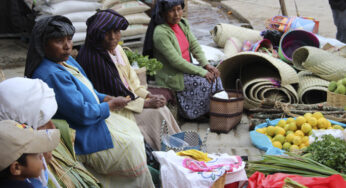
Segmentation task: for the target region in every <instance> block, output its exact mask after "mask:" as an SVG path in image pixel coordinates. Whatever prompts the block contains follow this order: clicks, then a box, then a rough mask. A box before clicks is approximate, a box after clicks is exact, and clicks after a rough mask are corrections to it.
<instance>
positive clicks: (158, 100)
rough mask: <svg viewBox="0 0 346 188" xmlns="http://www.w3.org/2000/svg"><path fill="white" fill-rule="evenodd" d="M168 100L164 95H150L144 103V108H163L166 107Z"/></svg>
mask: <svg viewBox="0 0 346 188" xmlns="http://www.w3.org/2000/svg"><path fill="white" fill-rule="evenodd" d="M166 102H167V101H166V98H165V97H164V96H163V95H152V94H150V93H149V94H148V95H147V98H146V100H145V102H144V108H161V107H163V106H165V105H166Z"/></svg>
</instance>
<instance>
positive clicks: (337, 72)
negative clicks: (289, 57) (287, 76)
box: [293, 46, 346, 81]
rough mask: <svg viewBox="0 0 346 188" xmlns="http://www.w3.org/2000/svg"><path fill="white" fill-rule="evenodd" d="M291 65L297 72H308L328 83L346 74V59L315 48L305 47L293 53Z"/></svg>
mask: <svg viewBox="0 0 346 188" xmlns="http://www.w3.org/2000/svg"><path fill="white" fill-rule="evenodd" d="M293 65H294V67H296V68H297V69H299V70H304V69H306V70H309V71H310V72H312V73H314V74H315V75H317V76H319V77H321V78H323V79H325V80H328V81H332V80H335V81H337V80H339V79H341V78H344V75H345V74H346V58H343V57H340V56H337V55H333V54H331V53H329V52H326V51H324V50H322V49H319V48H315V47H309V46H306V47H301V48H298V49H297V50H296V51H294V53H293Z"/></svg>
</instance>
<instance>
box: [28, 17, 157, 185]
mask: <svg viewBox="0 0 346 188" xmlns="http://www.w3.org/2000/svg"><path fill="white" fill-rule="evenodd" d="M74 31H75V30H74V27H73V25H72V23H71V21H70V20H69V19H68V18H66V17H63V16H49V17H45V18H42V19H41V20H39V21H38V22H37V23H36V24H35V26H34V29H33V31H32V37H31V41H30V45H29V51H28V55H27V59H26V65H25V76H26V77H29V78H39V79H42V80H43V81H44V82H46V83H47V84H48V86H49V87H51V88H53V89H54V92H55V96H56V101H57V104H58V111H57V113H56V115H55V116H54V117H55V118H58V119H64V120H66V121H67V122H68V124H69V125H70V127H71V128H73V129H75V130H76V138H75V152H76V154H77V158H78V160H80V161H81V162H82V163H84V164H85V165H86V166H89V167H92V168H93V169H94V170H95V171H96V172H98V173H99V174H103V175H104V176H110V177H112V179H113V180H114V181H116V182H117V186H118V187H154V186H153V182H152V180H151V175H150V173H149V170H148V167H147V165H146V156H145V149H144V138H143V136H142V134H141V133H140V130H139V129H138V127H137V125H136V123H135V122H133V121H131V120H129V119H127V118H124V117H122V116H120V115H117V114H115V113H113V112H111V110H115V109H121V108H123V107H124V106H126V104H127V103H128V102H129V101H130V99H126V98H125V97H111V96H108V95H105V94H102V93H99V92H97V91H96V90H95V89H94V88H93V85H92V84H91V83H90V81H89V80H88V79H87V77H86V75H85V73H84V71H83V69H82V68H81V67H80V66H79V64H78V63H77V62H76V61H75V60H74V59H73V58H72V57H71V56H70V53H71V51H72V37H73V34H74Z"/></svg>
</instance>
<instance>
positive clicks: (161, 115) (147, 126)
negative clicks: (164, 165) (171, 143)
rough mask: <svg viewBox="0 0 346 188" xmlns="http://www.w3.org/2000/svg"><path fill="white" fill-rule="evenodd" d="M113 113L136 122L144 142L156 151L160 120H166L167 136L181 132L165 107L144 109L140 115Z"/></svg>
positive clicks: (128, 111) (158, 145)
mask: <svg viewBox="0 0 346 188" xmlns="http://www.w3.org/2000/svg"><path fill="white" fill-rule="evenodd" d="M115 113H117V114H119V115H121V116H123V117H126V118H128V119H130V120H132V121H134V122H136V123H137V125H138V128H139V129H140V130H141V133H142V135H143V136H144V140H145V141H146V142H147V143H148V144H149V145H150V146H151V148H153V150H156V151H157V150H160V149H161V142H160V131H161V125H162V120H166V123H167V128H168V133H169V134H174V133H178V132H180V131H181V130H180V128H179V125H178V123H177V122H176V121H175V119H174V117H173V115H172V113H171V111H170V110H169V109H168V108H167V106H164V107H162V108H144V109H143V110H142V112H141V113H135V112H132V111H130V110H128V109H122V110H118V111H115Z"/></svg>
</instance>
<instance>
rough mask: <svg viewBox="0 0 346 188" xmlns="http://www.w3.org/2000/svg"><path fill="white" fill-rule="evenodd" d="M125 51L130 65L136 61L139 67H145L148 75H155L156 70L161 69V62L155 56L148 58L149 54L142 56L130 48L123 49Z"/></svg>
mask: <svg viewBox="0 0 346 188" xmlns="http://www.w3.org/2000/svg"><path fill="white" fill-rule="evenodd" d="M125 53H126V56H127V58H128V59H129V61H130V63H131V65H132V64H133V63H134V62H137V63H138V66H139V67H145V68H146V69H147V74H149V75H150V76H153V75H155V74H156V73H157V71H158V70H160V69H162V63H161V62H160V61H158V60H157V59H156V58H151V59H150V58H149V56H143V55H141V54H139V53H137V52H132V51H130V50H125Z"/></svg>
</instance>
